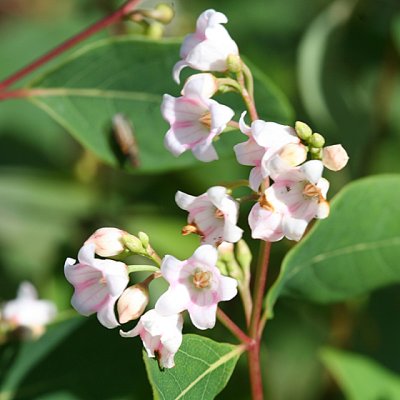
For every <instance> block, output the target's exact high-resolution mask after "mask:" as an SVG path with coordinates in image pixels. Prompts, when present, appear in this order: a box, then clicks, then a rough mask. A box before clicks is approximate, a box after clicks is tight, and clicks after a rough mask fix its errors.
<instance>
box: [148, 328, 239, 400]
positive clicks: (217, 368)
mask: <svg viewBox="0 0 400 400" xmlns="http://www.w3.org/2000/svg"><path fill="white" fill-rule="evenodd" d="M243 351H244V348H243V347H242V346H234V345H231V344H226V343H217V342H215V341H213V340H211V339H208V338H205V337H201V336H197V335H184V337H183V343H182V346H181V348H180V350H179V351H178V353H177V354H176V356H175V364H176V365H175V367H174V368H171V369H165V370H164V371H160V369H159V367H158V364H157V361H156V360H155V359H150V358H148V357H147V355H146V354H145V353H143V358H144V361H145V364H146V369H147V374H148V376H149V379H150V382H151V385H152V387H153V395H154V399H164V400H178V399H186V400H189V399H203V400H211V399H214V398H215V396H216V395H217V394H218V393H219V392H220V391H221V390H222V389H223V388H224V387H225V386H226V384H227V383H228V380H229V378H230V376H231V374H232V372H233V370H234V368H235V365H236V362H237V360H238V358H239V356H240V354H241V353H242V352H243Z"/></svg>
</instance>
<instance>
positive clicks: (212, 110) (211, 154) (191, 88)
mask: <svg viewBox="0 0 400 400" xmlns="http://www.w3.org/2000/svg"><path fill="white" fill-rule="evenodd" d="M215 91H216V81H215V78H214V77H213V76H212V75H211V74H199V75H194V76H193V77H192V79H190V80H189V81H188V82H187V84H185V86H184V88H183V90H182V96H181V97H177V98H176V97H173V96H170V95H169V94H165V95H164V97H163V102H162V105H161V112H162V115H163V117H164V119H165V120H166V121H167V122H168V123H169V124H170V129H169V130H168V132H167V134H166V135H165V139H164V144H165V147H166V148H167V149H168V150H169V151H170V152H171V153H172V154H173V155H174V156H179V155H181V154H182V153H183V152H185V151H187V150H191V151H192V152H193V154H194V156H195V157H196V158H197V159H199V160H200V161H204V162H209V161H213V160H217V159H218V155H217V152H216V151H215V148H214V146H213V144H212V141H213V139H214V138H215V137H216V136H217V135H219V134H220V133H221V132H222V131H223V130H224V129H225V128H226V124H227V123H228V122H229V121H230V120H231V119H232V117H233V115H234V112H233V110H232V109H230V108H229V107H227V106H225V105H223V104H219V103H218V102H216V101H215V100H212V99H210V98H209V97H211V96H212V94H213V93H215Z"/></svg>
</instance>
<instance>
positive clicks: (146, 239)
mask: <svg viewBox="0 0 400 400" xmlns="http://www.w3.org/2000/svg"><path fill="white" fill-rule="evenodd" d="M138 237H139V239H140V241H141V242H142V244H143V247H144V248H145V249H147V246H148V245H149V243H150V239H149V237H148V236H147V234H146V233H144V232H139V233H138Z"/></svg>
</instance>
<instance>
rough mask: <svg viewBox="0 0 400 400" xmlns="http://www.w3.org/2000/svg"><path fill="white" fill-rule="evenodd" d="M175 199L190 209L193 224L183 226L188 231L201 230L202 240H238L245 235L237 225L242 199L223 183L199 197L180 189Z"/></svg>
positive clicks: (184, 231)
mask: <svg viewBox="0 0 400 400" xmlns="http://www.w3.org/2000/svg"><path fill="white" fill-rule="evenodd" d="M175 201H176V203H177V204H178V206H179V207H180V208H182V209H183V210H186V211H188V212H189V215H188V223H189V225H188V226H186V227H185V228H184V229H183V233H184V234H185V233H191V232H193V233H197V234H199V235H200V237H201V240H202V243H205V244H213V245H219V244H220V243H221V242H223V241H226V242H231V243H235V242H237V241H238V240H240V238H241V237H242V233H243V230H242V229H240V228H239V227H238V226H236V223H237V220H238V210H239V205H238V202H237V201H235V200H234V199H233V198H232V197H231V196H229V195H228V194H227V190H226V188H224V187H223V186H213V187H211V188H210V189H208V190H207V192H206V193H203V194H202V195H200V196H197V197H195V196H191V195H189V194H186V193H183V192H179V191H178V192H177V193H176V195H175Z"/></svg>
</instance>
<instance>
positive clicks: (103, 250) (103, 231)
mask: <svg viewBox="0 0 400 400" xmlns="http://www.w3.org/2000/svg"><path fill="white" fill-rule="evenodd" d="M126 234H127V233H126V232H125V231H123V230H121V229H118V228H100V229H97V231H96V232H94V233H93V235H92V236H90V237H89V239H88V240H86V242H85V244H91V243H93V244H94V245H95V250H94V251H95V253H96V254H98V255H99V256H101V257H113V256H116V255H118V254H120V253H122V252H123V251H124V250H125V247H124V245H123V243H122V237H123V236H124V235H126Z"/></svg>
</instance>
